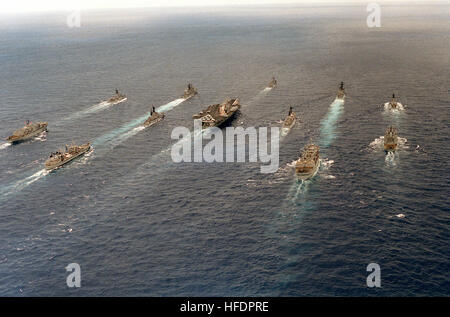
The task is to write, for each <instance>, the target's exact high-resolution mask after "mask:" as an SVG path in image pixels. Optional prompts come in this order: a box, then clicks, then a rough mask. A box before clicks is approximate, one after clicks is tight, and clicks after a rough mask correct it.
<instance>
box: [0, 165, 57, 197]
mask: <svg viewBox="0 0 450 317" xmlns="http://www.w3.org/2000/svg"><path fill="white" fill-rule="evenodd" d="M48 173H49V171H47V170H46V169H42V170H40V171H38V172H36V173H34V174H33V175H31V176H28V177H26V178H24V179H21V180H19V181H16V182H15V183H14V184H12V185H10V186H7V187H6V188H5V189H3V190H2V191H1V192H0V193H1V196H2V198H7V197H8V196H10V195H11V194H14V193H16V192H19V191H21V190H23V189H25V188H26V187H28V186H30V185H31V184H33V183H34V182H36V181H38V180H39V179H41V178H43V177H44V176H46V175H47V174H48Z"/></svg>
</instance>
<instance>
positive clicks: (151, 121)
mask: <svg viewBox="0 0 450 317" xmlns="http://www.w3.org/2000/svg"><path fill="white" fill-rule="evenodd" d="M162 120H164V115H163V114H162V115H159V117H158V118H156V119H153V120H150V118H149V119H147V120H146V121H145V122H144V124H143V126H144V127H146V128H147V127H151V126H152V125H154V124H157V123H158V122H161V121H162Z"/></svg>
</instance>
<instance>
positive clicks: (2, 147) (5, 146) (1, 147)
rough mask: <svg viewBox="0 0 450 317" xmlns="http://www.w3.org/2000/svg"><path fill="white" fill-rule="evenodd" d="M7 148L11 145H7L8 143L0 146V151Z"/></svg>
mask: <svg viewBox="0 0 450 317" xmlns="http://www.w3.org/2000/svg"><path fill="white" fill-rule="evenodd" d="M9 146H11V143H9V142H6V143H3V144H0V150H3V149H6V148H7V147H9Z"/></svg>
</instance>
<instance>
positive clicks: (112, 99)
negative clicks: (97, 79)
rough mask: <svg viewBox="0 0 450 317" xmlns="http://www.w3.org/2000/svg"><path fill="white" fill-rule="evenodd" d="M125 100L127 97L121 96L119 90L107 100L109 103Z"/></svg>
mask: <svg viewBox="0 0 450 317" xmlns="http://www.w3.org/2000/svg"><path fill="white" fill-rule="evenodd" d="M125 99H127V96H125V95H123V94H121V93H120V92H119V90H117V89H116V94H115V95H114V96H112V97H111V98H109V99H108V102H109V103H119V102H122V101H125Z"/></svg>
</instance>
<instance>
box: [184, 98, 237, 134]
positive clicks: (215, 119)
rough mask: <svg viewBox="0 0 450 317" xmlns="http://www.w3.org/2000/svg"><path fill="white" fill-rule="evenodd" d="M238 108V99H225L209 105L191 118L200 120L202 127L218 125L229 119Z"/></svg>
mask: <svg viewBox="0 0 450 317" xmlns="http://www.w3.org/2000/svg"><path fill="white" fill-rule="evenodd" d="M240 108H241V105H240V104H239V99H227V100H225V101H224V102H222V103H221V104H215V105H211V106H209V107H208V108H206V109H205V110H203V111H201V112H199V113H197V114H195V115H193V116H192V118H194V119H201V120H202V129H206V128H210V127H219V126H221V125H223V124H224V123H226V122H228V121H229V120H231V119H232V118H233V117H234V115H235V114H236V112H237V111H238V110H239V109H240Z"/></svg>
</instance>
